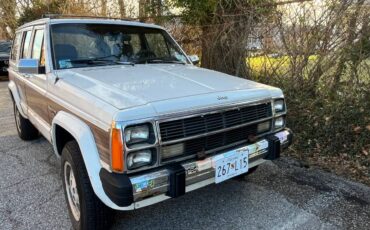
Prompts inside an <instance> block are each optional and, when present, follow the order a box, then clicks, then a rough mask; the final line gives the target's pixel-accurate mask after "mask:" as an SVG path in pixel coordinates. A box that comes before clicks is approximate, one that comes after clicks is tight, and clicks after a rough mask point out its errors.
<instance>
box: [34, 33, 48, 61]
mask: <svg viewBox="0 0 370 230" xmlns="http://www.w3.org/2000/svg"><path fill="white" fill-rule="evenodd" d="M31 58H32V59H38V60H39V63H40V66H45V55H44V30H36V31H35V37H34V39H33V46H32V55H31Z"/></svg>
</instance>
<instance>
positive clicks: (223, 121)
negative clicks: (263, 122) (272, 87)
mask: <svg viewBox="0 0 370 230" xmlns="http://www.w3.org/2000/svg"><path fill="white" fill-rule="evenodd" d="M271 116H272V111H271V103H263V104H258V105H253V106H245V107H240V108H234V109H230V110H225V111H221V112H216V113H210V114H205V115H200V116H195V117H189V118H183V119H179V120H174V121H167V122H162V123H160V124H159V128H160V134H161V140H162V142H166V141H172V140H176V139H181V138H186V137H192V136H195V135H200V134H206V133H208V132H212V131H217V130H222V129H225V128H231V127H234V126H238V125H242V124H244V123H248V122H252V121H255V120H259V119H263V118H268V117H271ZM232 131H234V130H232ZM232 131H229V132H232ZM235 132H236V131H235ZM220 135H222V134H220ZM213 136H216V135H213ZM207 138H209V137H207ZM219 138H220V137H219ZM227 138H231V137H227Z"/></svg>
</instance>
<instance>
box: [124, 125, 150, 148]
mask: <svg viewBox="0 0 370 230" xmlns="http://www.w3.org/2000/svg"><path fill="white" fill-rule="evenodd" d="M148 140H149V125H147V124H145V125H137V126H131V127H128V128H126V129H125V141H126V144H128V145H130V144H135V143H141V142H146V141H148Z"/></svg>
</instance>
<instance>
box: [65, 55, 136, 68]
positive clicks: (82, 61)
mask: <svg viewBox="0 0 370 230" xmlns="http://www.w3.org/2000/svg"><path fill="white" fill-rule="evenodd" d="M109 57H116V56H115V55H110V56H106V57H99V58H87V59H74V60H64V61H66V62H70V63H76V64H88V65H94V64H107V63H109V64H119V65H132V66H134V65H135V63H133V62H123V61H117V60H110V59H106V58H109Z"/></svg>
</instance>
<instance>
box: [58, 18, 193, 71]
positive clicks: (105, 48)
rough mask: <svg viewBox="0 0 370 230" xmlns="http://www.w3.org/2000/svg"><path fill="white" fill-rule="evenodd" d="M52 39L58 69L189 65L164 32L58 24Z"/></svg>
mask: <svg viewBox="0 0 370 230" xmlns="http://www.w3.org/2000/svg"><path fill="white" fill-rule="evenodd" d="M51 39H52V44H53V57H54V65H55V67H56V68H57V69H67V68H78V67H86V66H98V65H117V64H146V63H153V64H155V63H175V64H185V63H188V60H187V58H186V56H185V54H184V53H183V52H182V51H181V50H180V48H179V47H178V46H177V45H176V43H175V42H174V41H173V40H172V39H171V37H170V36H169V35H168V34H167V33H166V32H165V31H163V30H161V29H155V28H147V27H139V26H126V25H112V24H56V25H52V27H51Z"/></svg>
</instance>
